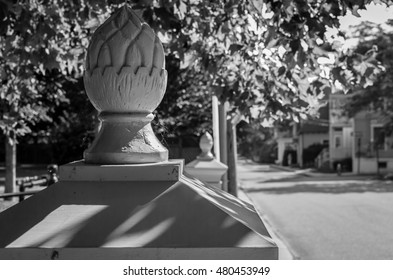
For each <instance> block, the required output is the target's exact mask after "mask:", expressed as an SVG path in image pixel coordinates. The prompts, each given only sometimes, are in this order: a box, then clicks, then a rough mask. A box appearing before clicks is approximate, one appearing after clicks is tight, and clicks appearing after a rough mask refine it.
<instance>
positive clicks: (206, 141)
mask: <svg viewBox="0 0 393 280" xmlns="http://www.w3.org/2000/svg"><path fill="white" fill-rule="evenodd" d="M199 147H200V148H201V150H202V153H201V154H200V155H199V156H198V157H197V158H198V159H199V160H212V159H214V156H213V154H212V153H211V149H212V147H213V137H212V136H211V135H210V133H209V132H205V133H204V134H203V135H202V136H201V139H200V140H199Z"/></svg>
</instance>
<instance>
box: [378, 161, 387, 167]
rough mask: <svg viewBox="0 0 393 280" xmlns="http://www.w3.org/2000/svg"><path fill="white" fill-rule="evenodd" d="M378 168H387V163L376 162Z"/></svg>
mask: <svg viewBox="0 0 393 280" xmlns="http://www.w3.org/2000/svg"><path fill="white" fill-rule="evenodd" d="M378 168H388V163H387V162H386V161H378Z"/></svg>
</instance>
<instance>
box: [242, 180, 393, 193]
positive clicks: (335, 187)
mask: <svg viewBox="0 0 393 280" xmlns="http://www.w3.org/2000/svg"><path fill="white" fill-rule="evenodd" d="M244 191H245V192H248V193H252V192H263V193H269V194H291V193H331V194H342V193H365V192H376V193H382V192H393V182H392V181H371V182H358V183H349V182H348V183H347V182H326V183H324V184H318V183H317V182H316V183H315V184H297V183H294V184H293V185H290V186H282V187H281V186H277V187H270V186H269V187H263V186H262V187H260V188H245V189H244Z"/></svg>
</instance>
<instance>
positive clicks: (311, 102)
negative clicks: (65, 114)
mask: <svg viewBox="0 0 393 280" xmlns="http://www.w3.org/2000/svg"><path fill="white" fill-rule="evenodd" d="M130 2H131V3H130V4H131V5H132V6H133V8H134V9H135V10H136V11H137V12H138V13H139V14H140V16H142V17H143V18H144V19H145V20H146V21H147V22H148V23H149V24H150V25H151V26H152V27H153V28H154V29H155V31H156V32H157V34H158V35H159V37H160V38H161V40H162V41H163V43H164V47H165V50H166V52H167V58H169V60H171V61H169V63H168V65H169V66H170V67H172V69H171V72H172V73H176V74H177V75H176V76H175V77H173V78H171V79H172V80H171V82H173V83H169V86H168V93H167V96H168V97H166V98H168V99H167V100H166V101H165V100H164V104H166V105H167V106H161V107H160V110H162V112H163V113H159V114H160V116H159V117H160V119H159V121H160V122H162V123H166V124H167V125H168V126H169V127H173V129H175V128H176V127H183V128H184V129H185V130H187V129H189V128H190V127H192V126H191V125H193V126H194V125H195V124H196V123H197V122H198V115H199V114H200V113H201V112H202V111H203V109H205V108H207V104H209V99H210V98H209V97H210V96H211V95H212V94H215V95H217V96H218V97H219V98H220V99H221V100H222V101H224V100H225V101H229V102H230V104H231V105H232V106H231V108H232V111H231V112H232V113H239V112H240V113H241V114H243V115H244V116H245V117H248V118H250V119H257V120H259V121H262V120H264V121H265V123H270V122H272V121H273V120H283V119H295V120H296V119H297V118H298V117H303V118H305V117H306V116H307V115H308V114H314V113H316V112H317V111H318V108H319V106H320V103H319V102H318V100H320V99H321V98H322V97H323V95H324V94H327V93H329V92H330V88H331V85H332V82H341V83H342V84H343V85H344V86H347V87H348V86H353V85H358V84H360V83H364V82H365V80H364V79H365V78H366V77H367V76H368V74H370V73H371V72H370V71H371V70H367V69H368V68H366V70H365V71H364V68H362V67H360V66H359V65H361V63H362V57H351V58H350V59H348V58H347V57H345V56H344V57H342V58H341V59H337V61H336V63H335V64H334V65H331V66H330V69H329V67H328V68H327V67H326V65H322V64H321V63H319V62H318V58H320V57H324V56H327V57H329V56H331V55H333V54H334V55H336V57H338V50H337V49H336V48H335V45H334V44H332V43H329V41H328V40H327V38H326V31H327V27H332V28H338V27H339V20H338V19H339V17H340V16H343V15H345V14H346V12H347V11H351V12H352V13H353V14H355V15H356V14H357V11H358V9H364V8H365V7H366V5H367V4H368V3H370V2H371V0H343V1H337V0H325V1H318V0H316V1H307V0H295V1H286V0H263V1H257V0H238V1H235V0H226V1H218V0H211V1H208V2H206V1H202V0H134V1H130ZM378 2H380V1H378ZM383 2H385V3H387V4H389V3H390V2H391V1H383ZM123 3H124V1H120V0H108V1H98V0H72V1H69V0H67V1H66V0H51V1H49V0H41V1H37V0H19V1H6V0H1V1H0V21H1V27H0V68H1V72H0V80H1V89H0V99H1V108H0V110H1V111H0V112H1V114H0V116H1V117H0V128H1V129H2V130H3V131H4V132H5V133H6V134H15V135H18V136H23V135H25V134H27V133H31V130H32V128H33V127H34V126H35V125H36V124H37V123H39V122H40V121H47V122H49V121H52V120H53V115H54V114H53V113H54V112H55V109H54V108H56V107H59V106H60V104H62V103H66V102H67V97H66V95H65V90H64V87H63V84H64V81H67V80H68V81H70V80H71V81H72V79H76V78H78V77H80V76H81V73H82V71H83V57H84V50H85V49H86V47H87V44H88V42H89V36H90V35H91V34H92V32H93V31H94V29H95V28H96V27H97V26H98V25H99V24H100V23H102V22H103V20H104V19H105V18H106V17H107V16H108V15H109V14H110V13H111V11H113V10H114V9H115V8H116V7H118V6H120V5H123ZM368 66H370V67H371V69H374V68H375V63H374V64H373V63H371V64H370V65H368ZM373 67H374V68H373ZM172 70H173V71H172ZM171 72H170V73H169V74H170V75H172V73H171ZM372 73H373V72H372ZM372 73H371V74H372ZM74 81H75V80H74ZM75 84H77V83H76V82H75ZM165 102H166V103H165ZM165 110H167V111H165ZM179 115H180V116H181V117H182V118H183V119H181V118H180V117H179ZM190 115H192V116H193V117H190ZM191 120H193V121H191ZM203 120H204V121H207V120H208V118H207V116H205V117H204V118H203ZM199 124H200V123H199Z"/></svg>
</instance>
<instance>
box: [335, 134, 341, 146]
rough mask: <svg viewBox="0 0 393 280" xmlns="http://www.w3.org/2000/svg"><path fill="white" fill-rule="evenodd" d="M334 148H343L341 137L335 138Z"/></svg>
mask: <svg viewBox="0 0 393 280" xmlns="http://www.w3.org/2000/svg"><path fill="white" fill-rule="evenodd" d="M334 147H335V148H341V136H339V135H336V136H334Z"/></svg>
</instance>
